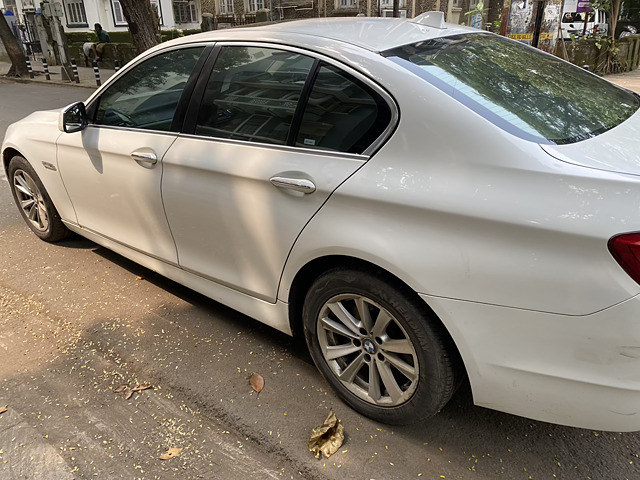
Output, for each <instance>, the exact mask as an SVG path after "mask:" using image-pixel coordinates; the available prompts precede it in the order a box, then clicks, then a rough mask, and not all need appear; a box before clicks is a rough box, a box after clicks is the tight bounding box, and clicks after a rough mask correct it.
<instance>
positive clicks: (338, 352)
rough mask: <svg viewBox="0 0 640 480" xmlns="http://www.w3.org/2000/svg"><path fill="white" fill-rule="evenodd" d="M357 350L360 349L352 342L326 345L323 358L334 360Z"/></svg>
mask: <svg viewBox="0 0 640 480" xmlns="http://www.w3.org/2000/svg"><path fill="white" fill-rule="evenodd" d="M358 351H360V347H356V346H355V345H354V344H352V343H346V344H344V345H335V346H329V347H327V351H326V352H325V358H326V359H327V360H335V359H336V358H340V357H344V356H346V355H350V354H352V353H355V352H358Z"/></svg>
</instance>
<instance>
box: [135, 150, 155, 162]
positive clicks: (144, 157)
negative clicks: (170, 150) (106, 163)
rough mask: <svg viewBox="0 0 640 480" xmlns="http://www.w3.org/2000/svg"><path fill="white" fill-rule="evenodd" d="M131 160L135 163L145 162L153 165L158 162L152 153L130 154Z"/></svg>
mask: <svg viewBox="0 0 640 480" xmlns="http://www.w3.org/2000/svg"><path fill="white" fill-rule="evenodd" d="M131 158H133V159H134V160H135V161H136V162H145V163H150V164H151V165H154V164H155V163H156V162H157V161H158V157H157V156H156V154H155V153H153V152H131Z"/></svg>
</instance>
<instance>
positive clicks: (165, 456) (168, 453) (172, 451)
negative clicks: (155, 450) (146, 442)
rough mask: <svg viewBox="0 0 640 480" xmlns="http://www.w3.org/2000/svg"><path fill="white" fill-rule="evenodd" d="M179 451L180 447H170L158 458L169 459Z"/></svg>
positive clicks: (178, 453)
mask: <svg viewBox="0 0 640 480" xmlns="http://www.w3.org/2000/svg"><path fill="white" fill-rule="evenodd" d="M181 451H182V448H176V447H171V448H170V449H169V450H167V451H166V452H165V453H163V454H162V455H160V456H159V457H158V458H159V459H160V460H170V459H172V458H173V457H177V456H178V455H180V452H181Z"/></svg>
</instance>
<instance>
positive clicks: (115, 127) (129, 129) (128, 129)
mask: <svg viewBox="0 0 640 480" xmlns="http://www.w3.org/2000/svg"><path fill="white" fill-rule="evenodd" d="M90 127H91V128H105V129H107V130H123V131H126V132H138V133H155V134H158V135H171V136H173V137H177V136H178V132H171V131H167V130H151V129H149V128H135V127H121V126H118V125H96V124H95V123H90V124H89V125H87V128H90Z"/></svg>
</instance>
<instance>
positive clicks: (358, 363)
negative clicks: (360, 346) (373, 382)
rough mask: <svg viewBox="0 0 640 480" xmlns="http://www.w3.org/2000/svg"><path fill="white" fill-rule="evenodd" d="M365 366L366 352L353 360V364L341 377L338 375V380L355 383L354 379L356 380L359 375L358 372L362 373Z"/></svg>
mask: <svg viewBox="0 0 640 480" xmlns="http://www.w3.org/2000/svg"><path fill="white" fill-rule="evenodd" d="M363 365H364V352H360V355H358V356H357V357H356V358H355V359H354V360H353V362H351V363H350V364H349V366H348V367H347V368H345V369H344V370H343V371H342V373H341V374H340V375H338V378H340V380H342V381H343V382H347V383H351V382H353V379H354V378H356V375H357V374H358V372H359V371H360V369H361V368H362V366H363Z"/></svg>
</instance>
